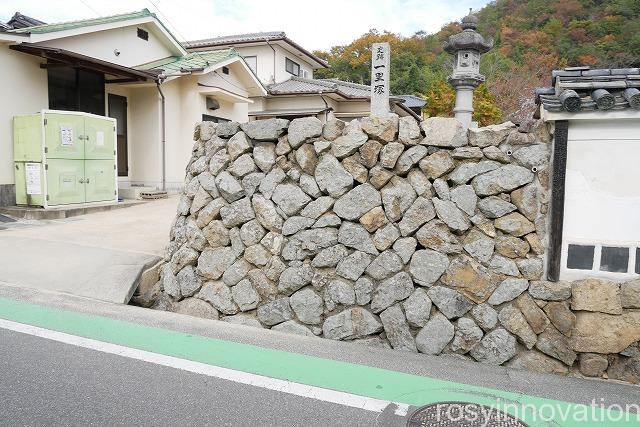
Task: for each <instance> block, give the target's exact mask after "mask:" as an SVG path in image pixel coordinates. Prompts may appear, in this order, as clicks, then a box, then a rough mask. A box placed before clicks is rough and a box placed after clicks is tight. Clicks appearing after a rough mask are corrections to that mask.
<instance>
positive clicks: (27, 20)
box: [0, 12, 45, 29]
mask: <svg viewBox="0 0 640 427" xmlns="http://www.w3.org/2000/svg"><path fill="white" fill-rule="evenodd" d="M44 24H45V22H42V21H40V20H39V19H35V18H32V17H30V16H27V15H23V14H21V13H20V12H16V13H14V14H13V16H12V17H11V19H9V20H8V21H7V23H6V24H2V23H0V27H2V26H4V27H6V29H14V28H24V27H32V26H34V25H44Z"/></svg>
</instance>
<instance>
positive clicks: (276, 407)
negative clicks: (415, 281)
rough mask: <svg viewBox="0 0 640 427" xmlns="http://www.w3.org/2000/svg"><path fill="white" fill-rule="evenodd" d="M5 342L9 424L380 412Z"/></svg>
mask: <svg viewBox="0 0 640 427" xmlns="http://www.w3.org/2000/svg"><path fill="white" fill-rule="evenodd" d="M0 342H1V343H2V345H1V346H0V401H2V407H1V409H0V412H1V413H2V415H1V419H2V421H1V423H2V425H3V426H33V425H61V426H62V425H69V426H79V425H84V426H89V425H96V426H103V425H123V426H124V425H159V426H171V425H173V426H175V425H180V426H203V425H211V426H245V425H246V426H323V427H325V426H375V425H378V422H377V419H378V417H379V416H380V415H381V414H379V413H375V412H370V411H366V410H360V409H355V408H350V407H346V406H342V405H336V404H330V403H326V402H320V401H317V400H313V399H307V398H303V397H298V396H293V395H290V394H284V393H279V392H277V391H272V390H266V389H263V388H257V387H252V386H248V385H243V384H238V383H236V382H231V381H225V380H221V379H218V378H212V377H209V376H205V375H198V374H195V373H191V372H185V371H182V370H178V369H173V368H169V367H164V366H159V365H156V364H152V363H147V362H142V361H138V360H133V359H130V358H126V357H120V356H116V355H111V354H105V353H101V352H97V351H94V350H89V349H85V348H81V347H77V346H72V345H69V344H63V343H58V342H55V341H51V340H48V339H44V338H39V337H34V336H29V335H24V334H21V333H18V332H13V331H7V330H2V329H0ZM388 420H389V418H388V417H387V421H388ZM397 420H400V418H398V419H397ZM385 425H392V424H391V423H385ZM397 425H402V423H397Z"/></svg>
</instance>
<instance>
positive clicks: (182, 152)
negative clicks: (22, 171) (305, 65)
mask: <svg viewBox="0 0 640 427" xmlns="http://www.w3.org/2000/svg"><path fill="white" fill-rule="evenodd" d="M0 63H2V65H3V67H2V68H1V69H0V93H2V94H3V99H5V101H6V102H3V103H1V104H0V205H9V204H13V203H15V202H14V194H15V189H14V172H13V148H12V147H13V144H12V120H13V117H14V116H16V115H20V114H31V113H35V112H38V111H40V110H42V109H55V110H67V111H84V112H89V113H93V114H98V115H105V116H110V117H115V118H117V119H118V129H117V136H118V175H119V187H120V188H127V187H129V186H131V185H144V186H149V187H153V188H158V189H167V190H172V189H178V188H180V187H181V186H182V184H183V183H182V180H183V176H184V166H185V165H186V164H187V162H188V159H189V157H190V155H191V147H192V134H193V124H194V123H195V122H197V121H200V120H214V121H220V120H237V121H246V120H247V117H248V109H249V107H248V106H249V104H251V103H253V102H254V101H253V100H252V99H254V98H259V97H260V96H265V95H266V94H267V92H266V90H265V88H264V86H263V85H262V83H261V82H260V81H259V79H258V78H257V77H256V76H255V74H254V73H253V72H252V71H251V69H250V68H249V66H248V65H247V63H246V62H245V61H244V59H243V58H242V57H241V56H240V55H239V54H238V52H237V51H235V50H234V49H218V50H216V51H203V52H197V53H188V52H187V51H186V50H185V49H184V48H183V47H182V45H181V44H180V42H179V41H178V40H177V39H176V38H175V37H174V36H173V35H172V34H171V32H170V31H169V30H167V28H166V27H165V26H164V25H163V24H162V22H161V21H160V20H159V19H158V18H157V17H156V16H155V15H154V14H152V13H151V12H149V11H148V10H146V9H144V10H142V11H139V12H134V13H128V14H121V15H114V16H108V17H101V18H96V19H88V20H82V21H73V22H65V23H59V24H44V23H41V22H40V21H37V20H35V19H33V18H29V17H25V16H23V15H19V14H16V16H14V19H12V20H11V21H9V22H8V23H6V24H3V25H2V26H1V27H0Z"/></svg>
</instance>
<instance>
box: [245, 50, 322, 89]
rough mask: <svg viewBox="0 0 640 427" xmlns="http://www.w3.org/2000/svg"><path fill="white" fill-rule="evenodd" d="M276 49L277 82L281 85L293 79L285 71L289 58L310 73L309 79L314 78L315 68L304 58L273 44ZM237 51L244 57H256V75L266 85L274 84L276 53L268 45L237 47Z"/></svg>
mask: <svg viewBox="0 0 640 427" xmlns="http://www.w3.org/2000/svg"><path fill="white" fill-rule="evenodd" d="M271 46H273V48H274V49H275V51H276V52H275V82H276V83H280V82H283V81H285V80H288V79H290V78H291V77H292V75H291V74H289V73H287V71H286V69H285V58H287V57H288V58H289V59H291V60H292V61H294V62H297V63H298V64H300V68H301V69H303V70H306V71H307V72H308V73H309V78H313V67H312V66H311V64H310V63H309V62H307V61H306V60H305V59H304V57H300V56H297V55H295V54H294V53H292V52H289V51H288V50H286V49H284V48H282V47H281V46H279V45H277V44H274V43H272V44H271ZM235 48H236V50H237V51H238V53H240V55H242V56H256V57H257V68H258V69H257V70H256V74H257V75H258V78H259V79H260V81H262V82H263V83H265V84H269V83H272V81H271V79H272V77H273V73H274V52H273V50H271V48H270V47H269V46H267V45H263V46H235Z"/></svg>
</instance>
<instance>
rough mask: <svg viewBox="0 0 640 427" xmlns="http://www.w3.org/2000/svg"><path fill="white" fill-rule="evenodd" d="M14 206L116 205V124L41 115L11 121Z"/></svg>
mask: <svg viewBox="0 0 640 427" xmlns="http://www.w3.org/2000/svg"><path fill="white" fill-rule="evenodd" d="M13 153H14V163H15V177H16V202H17V204H18V205H29V206H42V207H44V208H49V207H54V206H61V205H70V204H82V203H89V202H117V201H118V191H117V187H118V174H117V164H116V161H117V160H116V159H117V152H116V119H113V118H110V117H103V116H97V115H94V114H89V113H82V112H76V111H57V110H43V111H41V112H40V113H39V114H33V115H26V116H16V117H14V118H13Z"/></svg>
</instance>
